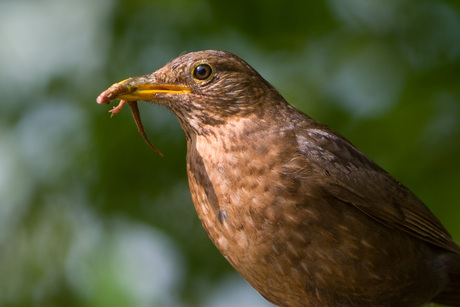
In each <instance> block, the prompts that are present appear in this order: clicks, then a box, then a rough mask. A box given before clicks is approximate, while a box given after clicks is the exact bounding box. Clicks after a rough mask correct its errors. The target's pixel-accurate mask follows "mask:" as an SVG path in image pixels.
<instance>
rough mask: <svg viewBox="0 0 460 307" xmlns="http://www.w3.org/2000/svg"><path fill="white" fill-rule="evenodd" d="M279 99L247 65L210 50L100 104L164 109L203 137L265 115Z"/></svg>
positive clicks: (127, 85) (134, 81)
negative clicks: (140, 104) (231, 123)
mask: <svg viewBox="0 0 460 307" xmlns="http://www.w3.org/2000/svg"><path fill="white" fill-rule="evenodd" d="M274 96H276V99H273V98H274ZM278 98H279V94H278V93H277V92H276V90H274V88H273V87H272V86H271V85H270V84H269V83H268V82H267V81H265V80H264V79H263V78H262V77H261V76H260V75H259V74H258V73H257V72H256V71H255V70H254V69H253V68H252V67H251V66H249V65H248V64H247V63H246V62H245V61H243V60H242V59H240V58H239V57H237V56H235V55H233V54H231V53H229V52H224V51H216V50H208V51H200V52H193V53H188V54H185V55H183V56H180V57H178V58H176V59H174V60H173V61H171V62H169V63H168V64H166V65H165V66H164V67H162V68H160V69H159V70H157V71H155V72H154V73H152V74H149V75H144V76H139V77H133V78H129V79H126V80H123V81H121V82H119V83H116V84H114V85H113V86H112V87H111V88H109V89H108V90H107V91H105V92H104V93H102V94H101V95H100V96H99V97H98V102H99V103H109V102H110V101H111V100H113V99H121V100H126V101H137V100H143V101H150V102H154V103H158V104H162V105H165V106H166V107H168V108H169V109H170V110H172V111H173V112H174V113H175V115H176V116H177V117H178V118H179V121H180V122H181V125H182V127H183V129H184V130H185V131H186V133H197V134H202V133H203V132H204V131H206V129H207V127H208V128H209V127H210V126H216V125H221V124H224V123H226V122H227V121H228V120H229V119H231V118H233V119H234V118H235V117H245V116H248V115H251V114H254V113H256V112H264V110H265V109H266V108H265V107H266V105H265V106H264V104H267V103H268V102H271V103H273V101H274V100H275V101H276V100H279V99H278Z"/></svg>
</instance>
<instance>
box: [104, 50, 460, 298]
mask: <svg viewBox="0 0 460 307" xmlns="http://www.w3.org/2000/svg"><path fill="white" fill-rule="evenodd" d="M113 99H122V100H124V101H127V102H128V103H129V104H130V106H131V107H132V108H133V110H134V115H135V117H136V119H137V120H139V114H138V112H137V108H136V107H137V105H136V103H135V101H137V100H145V101H150V102H154V103H157V104H161V105H164V106H166V107H167V108H168V109H170V110H171V111H172V112H173V113H174V114H175V115H176V116H177V118H178V119H179V122H180V124H181V126H182V129H183V130H184V132H185V135H186V138H187V171H188V179H189V185H190V191H191V194H192V199H193V202H194V204H195V208H196V211H197V213H198V216H199V218H200V220H201V222H202V224H203V227H204V228H205V230H206V232H207V233H208V235H209V237H210V238H211V240H212V241H213V242H214V244H215V245H216V246H217V248H218V249H219V250H220V251H221V253H222V254H223V255H224V256H225V258H226V259H227V260H228V261H229V262H230V263H231V264H232V265H233V267H234V268H235V269H236V270H237V271H238V272H239V273H240V274H241V275H242V276H243V277H244V278H245V279H246V280H247V281H248V282H249V283H250V284H251V285H252V286H253V287H254V288H255V289H256V290H257V291H259V292H260V293H261V294H262V295H263V296H264V297H265V298H266V299H267V300H269V301H270V302H272V303H274V304H277V305H280V306H420V305H422V304H424V303H427V302H430V301H431V302H438V303H441V304H446V305H452V306H460V247H459V246H458V245H457V244H456V243H455V242H454V241H453V239H452V237H451V236H450V235H449V233H448V232H447V230H446V229H445V228H444V227H443V226H442V225H441V223H440V222H439V220H438V219H437V218H436V217H435V216H434V215H433V214H432V213H431V212H430V211H429V209H428V208H427V207H426V206H425V205H424V204H423V203H422V202H421V201H420V200H419V199H418V198H417V197H416V196H415V195H414V194H412V193H411V192H410V191H409V190H408V189H407V188H406V187H405V186H404V185H402V184H401V183H400V182H398V181H396V180H395V179H394V178H393V177H391V176H390V175H389V174H388V173H387V172H385V171H384V170H383V169H382V168H380V167H379V166H378V165H377V164H375V163H374V162H373V161H372V160H371V159H369V158H368V157H367V156H366V155H365V154H363V153H362V152H361V151H359V150H358V149H357V148H356V147H354V146H353V145H352V144H351V143H350V142H349V141H347V140H346V139H345V138H344V137H343V136H341V135H340V134H338V133H337V132H335V131H333V130H332V129H331V128H329V127H327V126H325V125H324V124H321V123H319V122H317V121H315V120H313V119H311V118H310V117H309V116H307V115H305V114H304V113H302V112H301V111H299V110H297V109H296V108H294V107H293V106H292V105H290V104H288V103H287V102H286V101H285V100H284V98H283V97H282V96H281V95H280V94H279V93H278V92H277V91H276V90H275V89H274V88H273V87H272V86H271V85H270V84H269V83H268V82H267V81H265V80H264V79H263V78H262V77H261V76H260V75H259V74H258V73H257V72H256V71H255V70H254V69H253V68H252V67H251V66H249V65H248V64H247V63H246V62H244V61H243V60H242V59H240V58H238V57H237V56H235V55H233V54H231V53H228V52H223V51H214V50H209V51H202V52H194V53H189V54H186V55H183V56H181V57H179V58H177V59H175V60H173V61H172V62H170V63H168V64H166V65H165V66H164V67H163V68H161V69H159V70H157V71H156V72H154V73H152V74H149V75H144V76H140V77H135V78H129V79H126V80H124V81H121V82H119V83H116V84H114V85H113V86H112V87H110V88H109V89H108V90H106V91H105V92H103V93H102V94H101V95H100V96H99V97H98V102H99V103H110V101H111V100H113ZM124 101H122V103H121V104H120V105H119V106H118V107H117V108H115V110H114V112H115V113H116V112H117V111H119V110H120V109H121V107H122V105H123V103H124ZM138 122H139V121H138ZM138 127H139V126H138ZM139 129H140V130H141V131H142V132H143V129H142V127H141V126H140V128H139Z"/></svg>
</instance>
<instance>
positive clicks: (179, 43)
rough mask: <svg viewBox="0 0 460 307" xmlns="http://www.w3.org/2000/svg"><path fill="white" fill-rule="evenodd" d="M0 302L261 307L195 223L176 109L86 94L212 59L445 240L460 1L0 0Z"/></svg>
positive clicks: (454, 156) (456, 130)
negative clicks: (318, 125)
mask: <svg viewBox="0 0 460 307" xmlns="http://www.w3.org/2000/svg"><path fill="white" fill-rule="evenodd" d="M0 41H1V47H0V306H69V307H71V306H94V307H99V306H101V307H102V306H104V307H105V306H208V307H210V306H213V307H214V306H217V307H226V306H251V307H253V306H270V304H268V303H266V302H265V301H264V300H263V299H262V298H261V297H260V296H259V295H258V294H257V293H256V292H255V291H254V290H252V289H251V288H250V287H249V286H248V285H247V284H246V283H245V282H244V281H243V280H242V279H241V278H240V277H239V276H238V275H237V274H236V273H235V272H234V271H233V269H232V268H231V267H230V266H229V265H228V264H227V263H226V261H225V260H224V259H223V257H222V256H220V254H219V252H218V251H217V250H216V249H215V247H214V246H213V245H212V244H211V242H210V240H209V239H208V238H207V237H206V234H205V232H204V231H203V230H202V228H201V224H200V222H199V220H198V219H197V217H196V214H195V211H194V208H193V205H192V202H191V199H190V196H189V191H188V184H187V179H186V172H185V150H186V144H185V137H184V134H183V133H182V131H181V129H180V127H179V124H178V122H177V120H176V119H175V117H174V116H173V115H172V114H171V113H169V112H168V111H166V110H165V109H163V108H161V107H159V106H152V105H148V104H141V105H140V108H141V113H142V116H143V119H144V125H145V126H146V131H147V134H148V135H149V136H150V139H151V140H152V141H153V143H154V144H155V145H156V146H157V147H158V148H159V149H160V150H161V151H162V152H163V153H164V155H165V157H164V158H161V157H159V156H158V155H156V154H155V153H154V152H153V151H152V150H151V149H150V148H149V147H148V146H147V145H146V144H145V143H144V142H143V140H142V138H141V137H140V135H139V134H138V132H137V129H136V127H135V125H134V122H133V120H132V118H131V114H130V112H129V111H128V110H125V111H124V112H121V113H120V114H118V115H117V116H116V117H115V118H114V119H110V117H109V114H108V113H107V111H108V110H109V109H110V108H109V107H107V106H105V105H103V106H100V105H97V104H96V101H95V99H96V97H97V95H98V94H99V93H100V92H101V91H103V90H104V89H106V88H107V87H108V86H110V85H111V84H112V83H114V82H117V81H120V80H122V79H125V78H127V77H129V76H137V75H141V74H146V73H150V72H152V71H154V70H156V69H158V68H160V67H161V66H163V65H164V64H165V63H166V62H168V61H169V60H171V59H173V58H175V57H177V56H179V55H180V54H182V53H185V52H190V51H197V50H204V49H222V50H228V51H231V52H233V53H235V54H237V55H239V56H240V57H242V58H243V59H245V60H246V61H247V62H249V63H250V64H251V65H252V66H254V67H255V68H256V69H257V70H258V71H259V72H260V73H261V74H262V75H263V76H264V77H265V78H266V79H267V80H268V81H269V82H270V83H272V84H273V85H274V86H275V87H276V88H277V89H278V90H279V91H280V92H281V93H282V94H283V95H284V96H285V98H286V99H287V100H288V101H289V102H291V103H292V104H294V105H295V106H297V107H298V108H300V109H301V110H303V111H304V112H306V113H307V114H309V115H310V116H312V117H313V118H315V119H317V120H320V121H322V122H324V123H326V124H328V125H329V126H332V127H333V128H334V129H336V130H338V131H340V132H341V133H342V134H343V135H345V136H346V137H347V138H348V139H350V140H351V141H352V142H353V143H354V144H355V145H357V146H358V147H359V148H360V149H361V150H363V151H364V152H365V153H367V154H368V155H369V156H370V157H371V158H372V159H374V160H375V161H377V162H378V163H379V164H380V165H381V166H383V167H384V168H385V169H386V170H388V171H389V172H390V173H391V174H393V175H394V176H395V177H396V178H397V179H399V180H400V181H402V182H403V183H405V184H406V185H407V186H408V187H409V188H410V189H412V191H414V192H415V193H416V194H417V195H418V196H419V197H420V198H421V199H422V200H423V201H424V202H425V203H426V204H427V205H428V206H429V207H430V208H431V209H432V210H433V211H434V212H435V214H436V215H437V216H438V217H439V218H440V219H441V221H442V222H443V223H444V225H445V226H446V227H447V229H449V231H450V232H451V233H452V235H453V236H454V238H456V240H457V241H460V204H459V199H460V197H459V190H460V163H459V157H460V82H459V81H460V4H459V2H458V1H436V0H426V1H425V0H376V1H365V0H329V1H291V2H286V1H268V0H256V1H248V0H232V1H206V0H176V1H142V0H134V1H132V0H129V1H128V0H99V1H92V0H79V1H77V0H61V1H55V0H0Z"/></svg>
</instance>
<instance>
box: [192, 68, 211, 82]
mask: <svg viewBox="0 0 460 307" xmlns="http://www.w3.org/2000/svg"><path fill="white" fill-rule="evenodd" d="M211 73H212V68H211V66H209V65H208V64H200V65H198V66H197V67H195V70H194V71H193V77H195V78H196V79H198V80H205V79H207V78H209V76H210V75H211Z"/></svg>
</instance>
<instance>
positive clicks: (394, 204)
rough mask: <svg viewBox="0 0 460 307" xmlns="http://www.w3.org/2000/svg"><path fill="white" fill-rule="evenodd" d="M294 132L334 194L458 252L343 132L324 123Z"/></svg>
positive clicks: (430, 215)
mask: <svg viewBox="0 0 460 307" xmlns="http://www.w3.org/2000/svg"><path fill="white" fill-rule="evenodd" d="M303 132H304V133H303V134H301V135H297V142H298V145H299V148H300V152H301V156H303V157H305V158H306V159H307V161H308V163H310V167H309V168H311V169H310V171H313V172H315V173H317V174H319V175H320V176H321V178H322V179H324V182H325V190H326V191H327V193H330V194H331V195H332V196H333V197H335V198H337V199H339V200H341V201H343V202H345V203H348V204H352V205H354V206H356V207H357V208H359V209H360V210H361V211H363V212H364V213H365V214H367V215H369V216H370V217H372V218H374V219H375V220H377V221H379V222H381V223H383V224H385V225H387V226H389V227H397V228H400V229H402V230H403V231H405V232H407V233H409V234H411V235H413V236H415V237H418V238H420V239H422V240H425V241H426V242H429V243H432V244H434V245H437V246H439V247H442V248H445V249H447V250H450V251H452V252H455V253H458V254H460V247H459V246H458V245H457V244H456V243H455V242H454V241H453V239H452V237H451V236H450V234H449V233H448V232H447V230H446V229H445V228H444V227H443V226H442V224H441V223H440V222H439V220H438V219H437V218H436V217H435V216H434V215H433V213H431V211H430V210H429V209H428V208H427V207H426V206H425V205H424V204H423V203H422V202H421V201H420V200H419V199H418V198H417V197H416V196H415V195H414V194H413V193H412V192H411V191H409V189H407V188H406V187H405V186H404V185H402V184H401V183H400V182H398V181H396V180H395V179H394V178H393V177H391V176H390V175H389V174H388V173H387V172H385V171H384V170H383V169H382V168H380V167H379V166H378V165H376V164H375V163H374V162H373V161H372V160H370V159H369V158H368V157H367V156H366V155H364V154H363V153H362V152H360V151H359V150H358V149H356V147H354V146H353V145H352V144H351V143H349V142H348V141H347V140H346V139H345V138H343V137H342V136H340V135H338V134H336V133H334V132H333V131H332V130H330V129H329V128H327V127H325V126H322V125H321V126H318V128H309V129H306V130H303Z"/></svg>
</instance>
